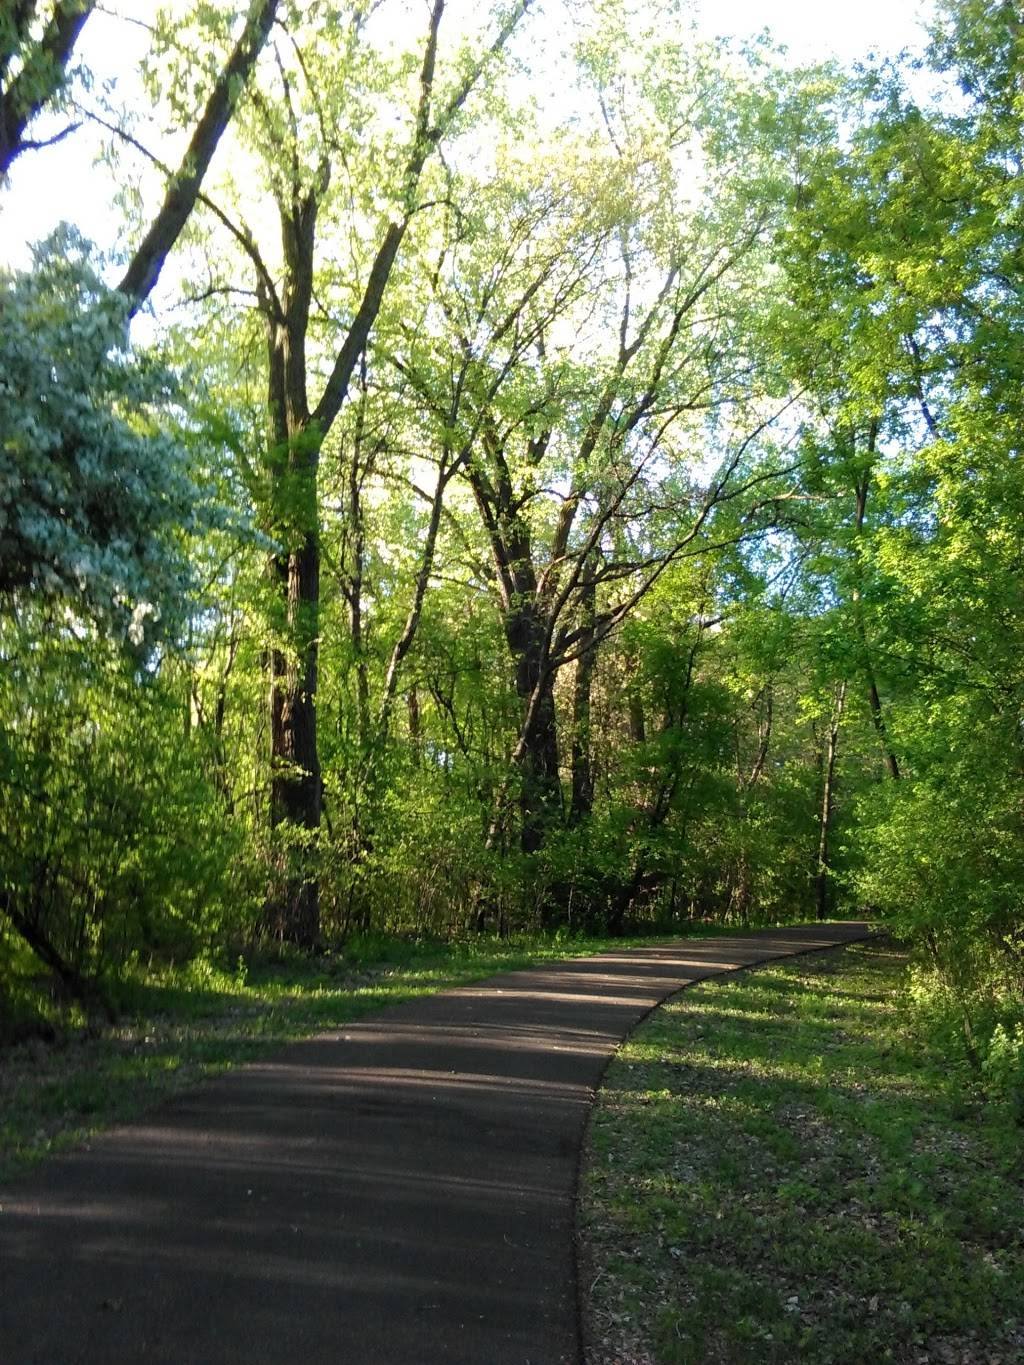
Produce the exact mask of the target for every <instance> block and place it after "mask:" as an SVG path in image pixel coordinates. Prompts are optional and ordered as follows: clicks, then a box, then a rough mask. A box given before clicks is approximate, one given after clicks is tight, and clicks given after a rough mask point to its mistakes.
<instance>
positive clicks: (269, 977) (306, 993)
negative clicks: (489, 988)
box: [0, 927, 723, 1180]
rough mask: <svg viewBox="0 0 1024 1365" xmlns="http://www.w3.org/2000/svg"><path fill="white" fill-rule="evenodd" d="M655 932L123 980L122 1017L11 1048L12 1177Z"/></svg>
mask: <svg viewBox="0 0 1024 1365" xmlns="http://www.w3.org/2000/svg"><path fill="white" fill-rule="evenodd" d="M722 932H723V931H722V930H721V929H715V928H713V927H706V928H705V927H701V928H699V929H694V930H693V931H692V933H693V934H694V935H695V936H700V935H708V934H720V933H722ZM644 941H648V942H649V941H650V940H630V939H616V940H614V941H612V940H608V939H596V938H581V937H574V938H572V939H568V940H566V939H559V938H545V939H538V938H523V939H521V940H518V941H517V940H512V941H506V940H500V939H496V938H490V939H489V938H474V939H471V940H467V941H463V942H452V943H439V942H411V941H408V940H396V939H383V938H374V939H367V940H363V941H358V940H356V941H352V942H350V943H348V944H347V945H346V947H345V950H344V952H339V953H337V954H335V955H331V956H326V957H323V958H318V959H316V960H313V961H310V960H309V959H307V958H304V957H301V956H295V957H292V958H290V959H287V960H283V961H282V960H278V961H264V962H257V963H254V964H246V963H244V962H242V961H241V960H240V961H239V962H238V964H237V965H236V966H235V967H234V968H224V967H218V966H215V965H212V964H211V963H209V962H205V961H200V962H194V963H191V964H190V965H189V966H187V967H185V968H179V969H178V970H174V971H172V970H166V971H164V972H162V973H161V972H153V971H152V970H150V971H147V972H142V971H139V972H138V973H136V974H135V975H133V976H128V977H126V978H125V980H124V981H122V982H121V983H120V985H119V998H120V1005H121V1013H120V1018H119V1021H118V1023H117V1024H116V1025H114V1026H112V1027H110V1028H105V1029H102V1030H101V1031H99V1032H95V1031H88V1030H85V1029H83V1028H75V1027H68V1026H67V1021H66V1020H65V1022H64V1026H63V1027H61V1028H60V1029H59V1030H58V1032H57V1037H56V1040H55V1041H49V1042H48V1041H44V1040H42V1039H41V1038H34V1039H31V1040H29V1041H25V1042H21V1043H18V1044H16V1045H7V1046H0V1180H4V1179H8V1178H10V1176H11V1175H13V1174H15V1173H17V1172H18V1171H19V1170H21V1169H23V1168H24V1167H25V1166H26V1165H28V1164H30V1163H32V1162H33V1161H37V1160H38V1159H39V1158H41V1157H43V1156H45V1155H46V1154H47V1153H49V1152H51V1151H55V1150H58V1149H60V1148H62V1147H66V1146H68V1145H70V1144H73V1143H75V1142H78V1141H81V1140H82V1139H83V1138H85V1137H87V1136H88V1135H89V1134H90V1133H93V1132H96V1131H97V1130H98V1129H100V1128H104V1127H107V1126H109V1125H110V1124H111V1123H115V1122H119V1121H123V1120H125V1119H128V1118H131V1117H133V1116H135V1115H137V1114H140V1113H142V1112H143V1111H144V1110H146V1109H147V1108H149V1107H150V1106H152V1105H153V1104H154V1103H156V1102H157V1101H158V1100H160V1099H162V1098H163V1097H164V1096H166V1095H168V1094H171V1093H173V1092H175V1091H177V1090H180V1089H182V1088H184V1087H185V1086H187V1085H189V1084H192V1083H193V1082H195V1081H196V1080H197V1079H199V1078H201V1077H203V1076H205V1075H210V1074H212V1073H214V1072H217V1071H223V1070H226V1069H227V1068H229V1067H231V1066H237V1065H238V1064H239V1063H241V1062H245V1061H249V1060H252V1059H253V1058H255V1057H258V1056H260V1055H262V1054H264V1053H266V1052H267V1051H268V1050H269V1049H271V1048H272V1047H275V1046H278V1045H280V1044H281V1043H284V1042H288V1041H290V1040H292V1039H295V1038H301V1037H306V1036H308V1035H309V1034H311V1033H316V1032H318V1031H319V1030H323V1029H330V1028H333V1027H336V1026H338V1025H341V1024H344V1023H347V1022H348V1021H350V1020H352V1019H357V1018H360V1017H361V1016H362V1015H365V1014H368V1013H370V1012H372V1011H373V1010H378V1009H382V1008H384V1007H385V1006H387V1005H394V1004H400V1003H401V1002H402V1001H405V1000H411V999H414V998H415V997H416V996H419V995H428V994H430V993H431V992H433V991H438V990H443V989H444V988H445V987H448V986H457V985H461V984H463V983H465V982H468V981H473V980H479V979H480V978H481V977H485V976H489V975H491V974H492V973H494V972H499V971H508V970H513V969H515V968H519V967H528V966H530V965H531V964H534V963H537V962H543V961H551V960H558V959H561V958H566V957H575V956H580V955H583V954H587V953H596V952H601V951H602V950H603V949H606V948H609V947H612V946H614V947H622V946H625V945H627V944H629V943H635V942H644ZM2 988H3V982H2V981H0V989H2Z"/></svg>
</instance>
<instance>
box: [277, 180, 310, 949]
mask: <svg viewBox="0 0 1024 1365" xmlns="http://www.w3.org/2000/svg"><path fill="white" fill-rule="evenodd" d="M317 208H318V204H317V199H316V195H315V193H314V192H312V191H311V192H309V193H308V194H307V195H306V196H305V198H304V199H302V200H298V199H296V200H293V202H292V203H291V204H289V205H284V204H282V205H281V206H280V212H281V229H282V239H283V244H284V254H285V260H286V265H287V277H286V283H285V289H284V292H283V295H282V300H281V305H280V312H279V315H278V316H277V317H276V318H272V319H271V320H270V323H269V327H268V360H269V368H268V377H269V398H270V413H271V421H272V430H271V440H272V451H271V457H270V460H269V467H270V470H271V490H272V491H271V516H272V522H273V525H272V530H273V533H274V536H275V538H276V539H277V540H279V541H280V542H281V545H282V548H281V550H280V551H279V552H278V553H277V554H275V555H274V558H273V561H272V573H273V578H274V582H275V584H276V587H277V594H276V595H277V601H278V603H279V604H280V608H281V609H282V611H283V619H280V618H279V622H278V639H277V641H276V642H275V646H274V648H273V650H272V652H271V660H270V673H271V677H270V766H271V796H270V816H271V824H272V826H273V827H274V829H275V830H282V831H284V832H285V834H286V838H285V839H284V840H282V841H281V846H280V847H279V850H278V853H279V856H280V858H281V867H280V875H279V879H278V882H277V885H274V886H272V887H271V891H270V896H269V898H268V904H267V920H268V928H269V929H270V932H271V933H272V934H274V935H275V936H276V937H279V938H282V939H284V940H286V941H287V942H289V943H294V944H296V945H297V946H299V947H302V948H310V947H312V946H313V945H314V944H315V943H316V942H317V940H318V938H319V935H320V904H319V884H318V881H317V876H316V871H315V868H316V860H315V856H314V858H313V859H312V860H311V859H310V857H309V853H310V845H312V844H315V841H316V836H317V833H318V831H319V828H320V814H321V804H322V801H321V792H322V784H321V776H320V759H319V753H318V748H317V734H316V689H317V673H318V667H319V642H320V623H319V618H320V525H319V522H320V518H319V499H318V490H317V481H318V471H319V464H320V447H321V443H322V436H321V434H320V431H319V429H318V427H317V425H316V424H315V423H313V422H311V420H310V415H309V407H308V403H307V396H306V330H307V327H308V320H309V305H310V299H311V296H312V288H313V241H314V230H315V225H316V214H317Z"/></svg>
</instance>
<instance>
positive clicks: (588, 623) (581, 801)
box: [569, 581, 597, 825]
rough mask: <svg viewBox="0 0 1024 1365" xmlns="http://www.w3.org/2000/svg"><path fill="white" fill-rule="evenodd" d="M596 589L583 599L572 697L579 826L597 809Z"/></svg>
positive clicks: (574, 814) (574, 817)
mask: <svg viewBox="0 0 1024 1365" xmlns="http://www.w3.org/2000/svg"><path fill="white" fill-rule="evenodd" d="M594 607H595V585H594V583H593V581H590V582H589V583H587V584H586V585H585V586H584V588H583V590H582V594H581V598H580V616H581V622H580V627H581V630H582V634H581V636H580V644H579V649H580V656H579V658H578V659H577V660H576V678H575V682H574V685H573V697H572V800H571V804H570V807H569V823H570V824H572V825H579V824H582V822H583V821H584V820H585V819H587V817H588V816H589V815H590V813H591V811H592V810H593V806H594V764H593V753H592V745H591V728H590V693H591V688H592V686H593V681H594V669H595V667H596V665H597V650H596V649H595V648H594V632H595V620H594Z"/></svg>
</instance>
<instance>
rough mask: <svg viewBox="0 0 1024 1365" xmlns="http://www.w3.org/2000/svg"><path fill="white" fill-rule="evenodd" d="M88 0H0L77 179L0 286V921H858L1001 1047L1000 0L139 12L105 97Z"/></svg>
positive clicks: (1010, 539)
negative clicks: (907, 40)
mask: <svg viewBox="0 0 1024 1365" xmlns="http://www.w3.org/2000/svg"><path fill="white" fill-rule="evenodd" d="M93 8H94V7H93V6H92V5H89V4H82V3H75V4H68V3H63V0H62V2H61V3H52V4H23V5H15V6H14V7H13V8H10V7H9V12H7V11H5V15H4V18H3V20H2V23H0V155H2V161H0V175H7V174H8V172H9V171H10V169H11V167H12V166H13V165H14V163H15V161H16V160H18V161H19V163H21V164H24V162H25V160H26V159H27V158H39V159H40V161H42V159H43V158H45V157H47V156H48V155H52V152H51V150H50V146H49V144H51V143H52V142H54V141H56V140H60V141H62V142H64V143H67V142H68V141H69V140H70V139H73V138H75V137H82V136H85V135H86V133H85V132H84V131H83V130H89V129H91V130H92V133H91V134H90V135H91V136H93V137H94V138H97V139H101V140H102V146H103V157H102V161H101V164H100V165H99V166H98V167H97V168H96V169H95V170H94V171H93V172H92V174H93V175H94V176H96V177H112V179H113V181H114V183H116V184H117V186H118V190H119V202H120V211H121V213H122V225H121V236H120V244H119V246H118V247H117V248H116V249H114V250H113V251H111V250H109V249H108V250H106V251H105V252H99V251H96V250H95V249H93V248H91V247H90V245H89V244H88V242H86V241H85V240H84V238H83V236H82V234H81V232H80V231H79V230H78V229H77V228H76V227H75V226H73V225H65V226H64V227H62V228H61V229H60V230H59V231H58V232H57V233H56V234H55V235H54V236H53V237H51V238H50V239H49V240H48V241H47V242H45V243H42V244H39V245H38V246H37V247H36V249H35V253H34V257H33V263H32V264H31V266H30V267H28V268H26V269H24V270H20V271H18V270H10V269H9V270H6V271H4V273H3V274H2V276H0V321H2V324H3V325H2V327H0V657H2V660H3V665H4V667H3V669H2V670H0V697H2V707H0V777H2V784H0V786H2V795H0V825H2V828H3V830H4V836H5V837H4V841H3V844H2V849H0V910H2V911H3V912H4V915H5V923H6V925H7V928H5V930H4V934H5V935H6V937H5V938H4V940H3V942H4V944H5V945H6V946H4V947H3V950H2V951H3V952H4V953H5V954H7V957H8V958H11V955H12V954H16V953H17V952H19V951H21V949H20V948H18V947H17V946H16V939H20V940H25V941H26V942H28V943H29V944H31V946H32V949H33V951H34V952H36V953H37V954H39V955H41V956H43V957H44V959H45V960H46V963H47V965H48V966H50V967H51V968H52V969H54V970H56V971H58V973H60V974H62V975H63V976H64V978H65V981H66V982H72V983H76V982H77V983H78V985H79V987H81V988H84V987H83V983H86V982H88V981H90V980H94V979H96V978H102V977H103V976H104V975H105V974H110V973H114V974H116V972H117V971H118V969H119V966H120V965H121V964H123V963H124V962H126V961H128V960H129V959H130V958H131V957H132V955H137V954H139V953H144V952H147V953H150V954H157V955H159V954H161V953H178V954H181V953H204V952H211V951H215V950H217V949H218V948H223V947H225V946H230V945H237V944H238V943H242V942H252V941H255V940H260V939H271V940H276V941H283V942H286V943H290V944H293V945H298V946H299V947H302V948H305V949H311V948H315V947H317V946H318V945H319V944H322V943H324V942H330V941H335V940H339V939H341V938H343V937H344V936H345V935H347V934H350V933H352V932H354V931H357V930H366V929H383V930H388V931H401V932H416V933H439V934H452V933H461V932H470V931H476V930H495V931H499V932H509V931H512V930H518V929H523V928H536V927H543V928H555V927H558V926H562V927H566V926H568V927H570V928H573V927H586V928H591V929H594V928H596V929H605V930H611V931H612V932H621V931H622V930H623V929H624V928H626V927H627V926H635V925H644V924H647V925H652V926H657V927H659V928H661V929H670V928H671V927H672V926H673V925H678V924H681V923H684V922H689V921H692V920H695V919H707V920H716V921H722V922H740V923H756V922H767V921H775V920H792V919H797V918H801V917H806V916H813V915H818V916H822V917H824V916H827V915H833V914H840V915H841V914H844V913H847V912H849V913H851V914H852V913H854V912H856V913H861V912H862V911H863V910H864V909H865V908H866V909H867V910H869V911H870V912H871V913H874V914H876V915H878V916H880V917H881V918H882V919H884V920H885V921H887V922H889V923H891V924H892V925H893V926H894V927H895V928H896V929H897V930H898V931H899V932H900V933H901V934H903V935H905V936H907V937H908V938H909V939H910V940H912V941H913V942H914V944H915V945H916V946H917V948H918V950H919V953H920V964H921V966H920V973H921V974H920V977H919V983H920V991H921V993H922V998H927V999H928V1000H932V1001H934V1002H938V1003H937V1004H936V1007H937V1008H938V1006H939V1004H941V1006H942V1008H944V1009H947V1010H948V1011H949V1013H950V1017H954V1016H955V1017H956V1018H957V1019H958V1020H959V1022H960V1024H962V1026H963V1038H964V1040H965V1041H964V1046H965V1047H966V1048H967V1049H968V1051H969V1052H970V1055H971V1057H972V1058H973V1060H974V1061H975V1063H976V1064H977V1066H978V1067H979V1068H983V1067H984V1066H985V1064H986V1058H987V1057H988V1056H989V1054H990V1052H991V1049H992V1048H993V1047H996V1048H997V1050H999V1049H1001V1052H1000V1056H1004V1055H1005V1054H1006V1049H1007V1048H1010V1050H1011V1051H1012V1050H1013V1049H1014V1048H1016V1050H1017V1051H1016V1053H1015V1054H1014V1055H1016V1056H1018V1057H1020V1056H1024V1041H1022V1040H1024V1035H1022V1033H1021V1027H1022V1025H1021V1019H1020V989H1021V984H1022V980H1024V932H1022V928H1021V912H1020V906H1021V896H1022V894H1024V853H1022V848H1024V845H1022V834H1024V829H1022V805H1021V799H1020V790H1021V785H1020V784H1021V776H1022V773H1021V767H1022V761H1024V750H1022V719H1024V715H1022V707H1024V683H1022V676H1021V669H1020V664H1019V660H1020V657H1021V645H1022V639H1021V636H1022V632H1024V618H1022V610H1021V594H1020V586H1019V585H1020V579H1021V572H1020V571H1021V563H1020V559H1021V553H1022V551H1021V546H1022V544H1024V499H1022V493H1021V489H1022V484H1021V479H1020V477H1019V473H1020V471H1019V469H1018V468H1017V465H1018V462H1019V461H1020V459H1021V458H1022V456H1021V417H1022V409H1021V397H1020V394H1021V374H1020V369H1021V361H1020V353H1021V347H1020V332H1021V322H1022V318H1021V298H1022V278H1024V277H1022V254H1021V253H1022V247H1021V232H1020V215H1021V202H1022V200H1021V175H1022V166H1021V150H1020V149H1021V146H1022V139H1021V133H1022V107H1021V99H1020V74H1021V62H1022V53H1024V48H1022V42H1024V38H1022V29H1021V25H1020V22H1019V17H1018V16H1017V13H1016V9H1015V7H1013V6H1011V5H1009V4H1004V3H995V0H970V3H967V4H956V5H953V4H949V5H947V6H943V7H940V9H939V11H938V14H937V18H936V20H935V23H934V28H933V32H932V34H931V39H930V43H929V46H928V49H927V54H926V57H925V59H924V61H923V62H922V63H917V64H916V65H915V64H914V63H912V62H910V61H909V60H901V59H899V58H894V59H891V60H884V61H877V62H875V63H873V64H868V65H867V66H865V67H863V68H861V69H859V70H856V71H853V72H849V71H844V70H842V69H841V68H840V67H839V66H838V65H836V64H834V63H832V64H826V65H820V66H817V67H813V68H797V67H794V66H793V65H791V64H787V63H786V62H785V61H783V60H782V59H781V58H780V55H779V53H778V52H777V50H776V49H775V48H773V46H772V45H771V42H770V40H768V39H766V38H765V39H761V40H759V41H757V42H754V43H751V44H747V45H739V44H735V43H728V42H725V41H720V42H712V41H709V40H708V39H706V38H705V37H703V36H702V35H701V33H700V32H698V30H697V29H696V28H695V27H694V26H693V25H691V24H690V22H689V20H688V19H687V17H686V14H685V13H684V12H681V11H680V10H679V8H678V7H677V6H673V5H671V4H668V3H664V4H662V3H660V0H644V3H640V0H607V3H601V4H600V5H592V6H585V7H582V8H577V7H573V6H568V7H566V8H565V9H564V10H559V11H557V12H555V11H552V12H551V13H550V14H542V13H540V12H539V11H536V12H535V7H534V6H533V5H532V4H531V3H529V0H517V2H516V3H501V4H495V5H493V6H480V5H469V6H467V5H458V4H456V3H455V0H432V3H431V4H429V5H425V6H421V5H412V4H410V5H407V6H404V7H403V5H402V4H400V3H399V0H381V3H376V4H364V3H362V2H361V0H354V2H353V3H351V4H347V5H339V4H334V3H327V0H314V3H306V4H294V3H290V2H288V3H286V2H285V0H275V2H272V3H268V0H253V3H252V4H250V5H248V6H243V5H240V4H232V3H230V2H229V0H224V3H215V4H209V3H203V4H194V3H191V0H181V3H179V4H176V5H175V6H173V7H169V8H167V9H162V8H158V7H157V6H155V5H154V6H153V7H152V12H148V11H147V14H146V16H145V17H144V20H143V24H144V29H145V34H144V37H145V45H146V50H145V55H144V58H143V61H142V65H141V67H140V69H139V71H138V72H137V73H136V75H135V76H134V77H133V82H134V83H133V84H132V85H131V87H130V88H131V90H132V92H133V96H132V104H131V107H126V106H125V105H124V104H123V103H122V102H120V96H119V93H118V91H117V90H114V89H111V88H110V87H109V85H107V84H104V83H102V82H101V83H97V82H95V81H94V80H93V79H92V78H91V76H90V73H89V71H88V69H87V66H85V65H83V61H82V60H81V59H80V57H79V56H76V53H80V52H81V51H82V48H81V43H80V41H79V40H80V34H81V33H82V32H83V31H84V32H87V31H88V30H87V29H86V28H84V26H85V25H87V24H92V23H94V22H99V19H100V17H101V16H99V15H93V14H92V13H91V11H92V10H93ZM134 17H135V18H138V16H134ZM104 22H113V21H112V20H111V19H110V16H107V17H106V18H105V19H104ZM16 183H17V182H16V179H15V177H14V176H12V177H11V181H10V185H11V186H12V187H13V188H12V187H9V188H7V189H6V190H5V189H3V188H2V187H0V214H2V213H3V212H4V203H5V196H6V198H7V201H8V202H10V197H11V196H12V195H14V194H16V193H17V187H16ZM73 210H74V205H68V213H67V216H68V217H69V218H73V217H74V211H73ZM108 246H109V244H108ZM12 960H13V959H12ZM2 962H3V959H2V958H0V966H2ZM1015 1030H1016V1031H1015ZM1014 1039H1015V1040H1016V1041H1015V1042H1014ZM993 1040H995V1041H993ZM1000 1065H1003V1063H1000Z"/></svg>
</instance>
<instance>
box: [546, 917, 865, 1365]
mask: <svg viewBox="0 0 1024 1365" xmlns="http://www.w3.org/2000/svg"><path fill="white" fill-rule="evenodd" d="M833 922H834V923H837V924H841V923H844V922H845V923H848V922H849V921H842V920H836V921H833ZM825 923H826V924H827V923H828V921H826V922H825ZM793 927H795V926H792V925H780V926H779V931H780V932H784V931H785V929H787V928H793ZM883 934H884V930H882V929H881V928H880V927H879V926H878V925H875V924H872V923H870V922H868V924H867V927H866V928H865V930H864V932H863V933H861V934H857V935H856V936H855V937H854V938H847V939H844V940H843V941H842V942H841V943H830V944H828V945H827V946H826V947H824V948H821V947H815V948H798V949H797V950H796V952H788V953H768V954H766V955H765V957H763V958H762V959H761V960H760V961H759V962H748V963H745V964H744V965H743V966H740V967H722V968H719V969H718V970H717V971H714V972H712V973H710V974H709V975H708V976H705V977H702V978H701V979H700V980H699V981H687V982H686V983H685V985H682V986H679V987H677V989H676V990H674V991H669V992H668V994H667V995H664V996H662V998H661V999H660V1000H659V1001H657V1002H656V1003H655V1004H653V1005H652V1006H651V1007H650V1009H647V1010H645V1011H644V1012H643V1014H642V1015H641V1016H640V1018H639V1019H637V1021H636V1023H635V1024H634V1025H633V1027H632V1028H631V1029H630V1030H629V1032H628V1033H626V1034H625V1035H624V1036H623V1037H622V1038H621V1039H620V1040H619V1042H618V1043H617V1044H616V1046H615V1047H614V1048H613V1049H612V1051H611V1052H610V1053H609V1054H608V1056H607V1057H606V1058H605V1061H604V1065H603V1066H602V1067H601V1074H600V1075H599V1076H598V1078H597V1081H596V1083H595V1085H594V1088H593V1090H592V1092H591V1095H590V1105H589V1108H588V1110H587V1117H586V1120H585V1122H584V1125H583V1136H582V1139H581V1141H580V1145H579V1150H578V1151H577V1153H576V1165H575V1168H574V1172H573V1182H572V1277H573V1284H572V1297H573V1305H574V1308H575V1315H576V1354H575V1357H574V1359H573V1362H572V1365H587V1360H586V1345H587V1343H586V1339H585V1333H584V1330H583V1326H584V1322H585V1320H586V1318H585V1314H584V1302H583V1281H582V1277H581V1275H580V1248H581V1244H582V1236H581V1232H582V1229H581V1227H580V1188H581V1185H582V1177H583V1163H584V1161H585V1159H586V1153H587V1147H588V1144H589V1138H590V1125H591V1123H592V1121H593V1117H594V1110H595V1108H596V1106H597V1097H598V1095H599V1094H600V1092H601V1090H602V1088H603V1086H604V1078H605V1075H606V1073H607V1071H608V1068H609V1067H610V1066H611V1064H612V1062H614V1061H615V1059H616V1057H618V1055H619V1053H620V1052H621V1051H622V1049H623V1048H624V1047H625V1045H626V1044H627V1043H628V1042H629V1040H630V1039H631V1038H632V1037H633V1035H634V1034H635V1033H636V1031H637V1029H639V1028H640V1027H641V1026H642V1025H643V1024H645V1023H646V1022H647V1020H648V1019H649V1018H650V1017H651V1015H652V1014H654V1013H655V1011H656V1010H660V1009H662V1008H663V1007H664V1006H665V1005H667V1004H669V1002H670V1001H672V1000H675V998H676V997H677V996H679V995H682V994H683V992H684V991H689V990H692V989H693V987H694V986H704V985H707V984H708V982H712V981H718V980H719V979H720V978H721V977H731V976H739V975H740V974H741V973H742V972H756V971H758V970H759V969H760V968H761V967H767V966H768V964H769V963H771V962H782V961H788V960H789V959H790V958H795V957H812V956H814V955H816V954H825V953H835V952H839V951H841V950H842V949H844V948H849V947H850V945H851V944H854V943H865V942H867V941H868V940H870V939H873V938H880V937H882V936H883ZM676 941H677V942H678V943H679V945H680V947H682V946H683V945H685V944H686V943H688V942H692V941H693V940H690V939H679V940H676ZM702 941H704V942H706V940H702ZM671 945H672V940H669V942H668V944H665V943H661V944H659V946H660V947H666V946H671Z"/></svg>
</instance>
